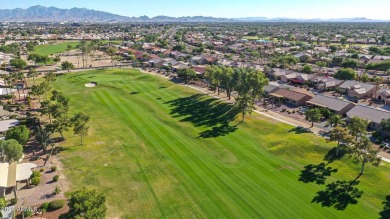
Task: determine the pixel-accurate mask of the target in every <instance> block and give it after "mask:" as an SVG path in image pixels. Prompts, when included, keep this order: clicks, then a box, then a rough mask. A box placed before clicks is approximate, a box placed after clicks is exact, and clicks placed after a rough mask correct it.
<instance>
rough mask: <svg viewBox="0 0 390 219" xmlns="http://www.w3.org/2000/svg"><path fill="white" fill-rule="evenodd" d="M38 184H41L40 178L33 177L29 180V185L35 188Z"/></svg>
mask: <svg viewBox="0 0 390 219" xmlns="http://www.w3.org/2000/svg"><path fill="white" fill-rule="evenodd" d="M39 183H41V178H40V177H39V176H36V177H33V178H32V179H31V185H33V186H37V185H39Z"/></svg>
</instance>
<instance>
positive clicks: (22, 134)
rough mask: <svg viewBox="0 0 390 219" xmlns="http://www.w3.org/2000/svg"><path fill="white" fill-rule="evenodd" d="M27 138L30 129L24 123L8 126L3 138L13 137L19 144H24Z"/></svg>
mask: <svg viewBox="0 0 390 219" xmlns="http://www.w3.org/2000/svg"><path fill="white" fill-rule="evenodd" d="M29 138H30V130H28V128H27V127H26V126H25V125H20V126H16V127H13V128H10V129H8V130H7V132H6V133H5V140H9V139H14V140H16V141H17V142H18V143H19V144H21V145H25V144H26V143H27V141H28V139H29Z"/></svg>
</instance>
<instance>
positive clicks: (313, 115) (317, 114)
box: [305, 108, 322, 127]
mask: <svg viewBox="0 0 390 219" xmlns="http://www.w3.org/2000/svg"><path fill="white" fill-rule="evenodd" d="M305 116H306V120H307V121H309V122H311V127H314V123H315V122H319V121H320V120H321V118H322V114H321V111H320V110H319V109H318V108H314V109H309V110H307V111H306V112H305Z"/></svg>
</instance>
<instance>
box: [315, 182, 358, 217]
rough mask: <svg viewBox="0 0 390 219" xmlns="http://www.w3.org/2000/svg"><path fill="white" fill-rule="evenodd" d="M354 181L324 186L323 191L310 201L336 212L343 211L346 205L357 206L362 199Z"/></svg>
mask: <svg viewBox="0 0 390 219" xmlns="http://www.w3.org/2000/svg"><path fill="white" fill-rule="evenodd" d="M359 183H360V182H359V181H357V180H356V179H355V180H353V181H345V180H338V181H336V182H333V183H330V184H328V185H326V188H325V190H322V191H319V192H317V195H316V196H315V197H314V198H313V200H312V201H311V202H312V203H321V205H322V207H328V208H329V207H334V208H335V209H336V210H339V211H342V210H345V209H346V208H347V207H348V205H350V204H352V205H354V204H357V203H358V199H359V198H360V197H362V195H363V191H361V190H359V189H358V188H356V186H357V185H359Z"/></svg>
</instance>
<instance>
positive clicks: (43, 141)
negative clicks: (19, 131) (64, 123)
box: [34, 125, 53, 154]
mask: <svg viewBox="0 0 390 219" xmlns="http://www.w3.org/2000/svg"><path fill="white" fill-rule="evenodd" d="M34 134H35V140H36V141H37V142H38V143H39V144H40V145H41V146H42V148H43V152H44V153H45V154H46V152H47V147H48V146H49V144H50V141H51V135H52V134H53V130H52V127H50V126H44V127H42V126H41V125H38V126H37V127H36V130H35V133H34Z"/></svg>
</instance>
